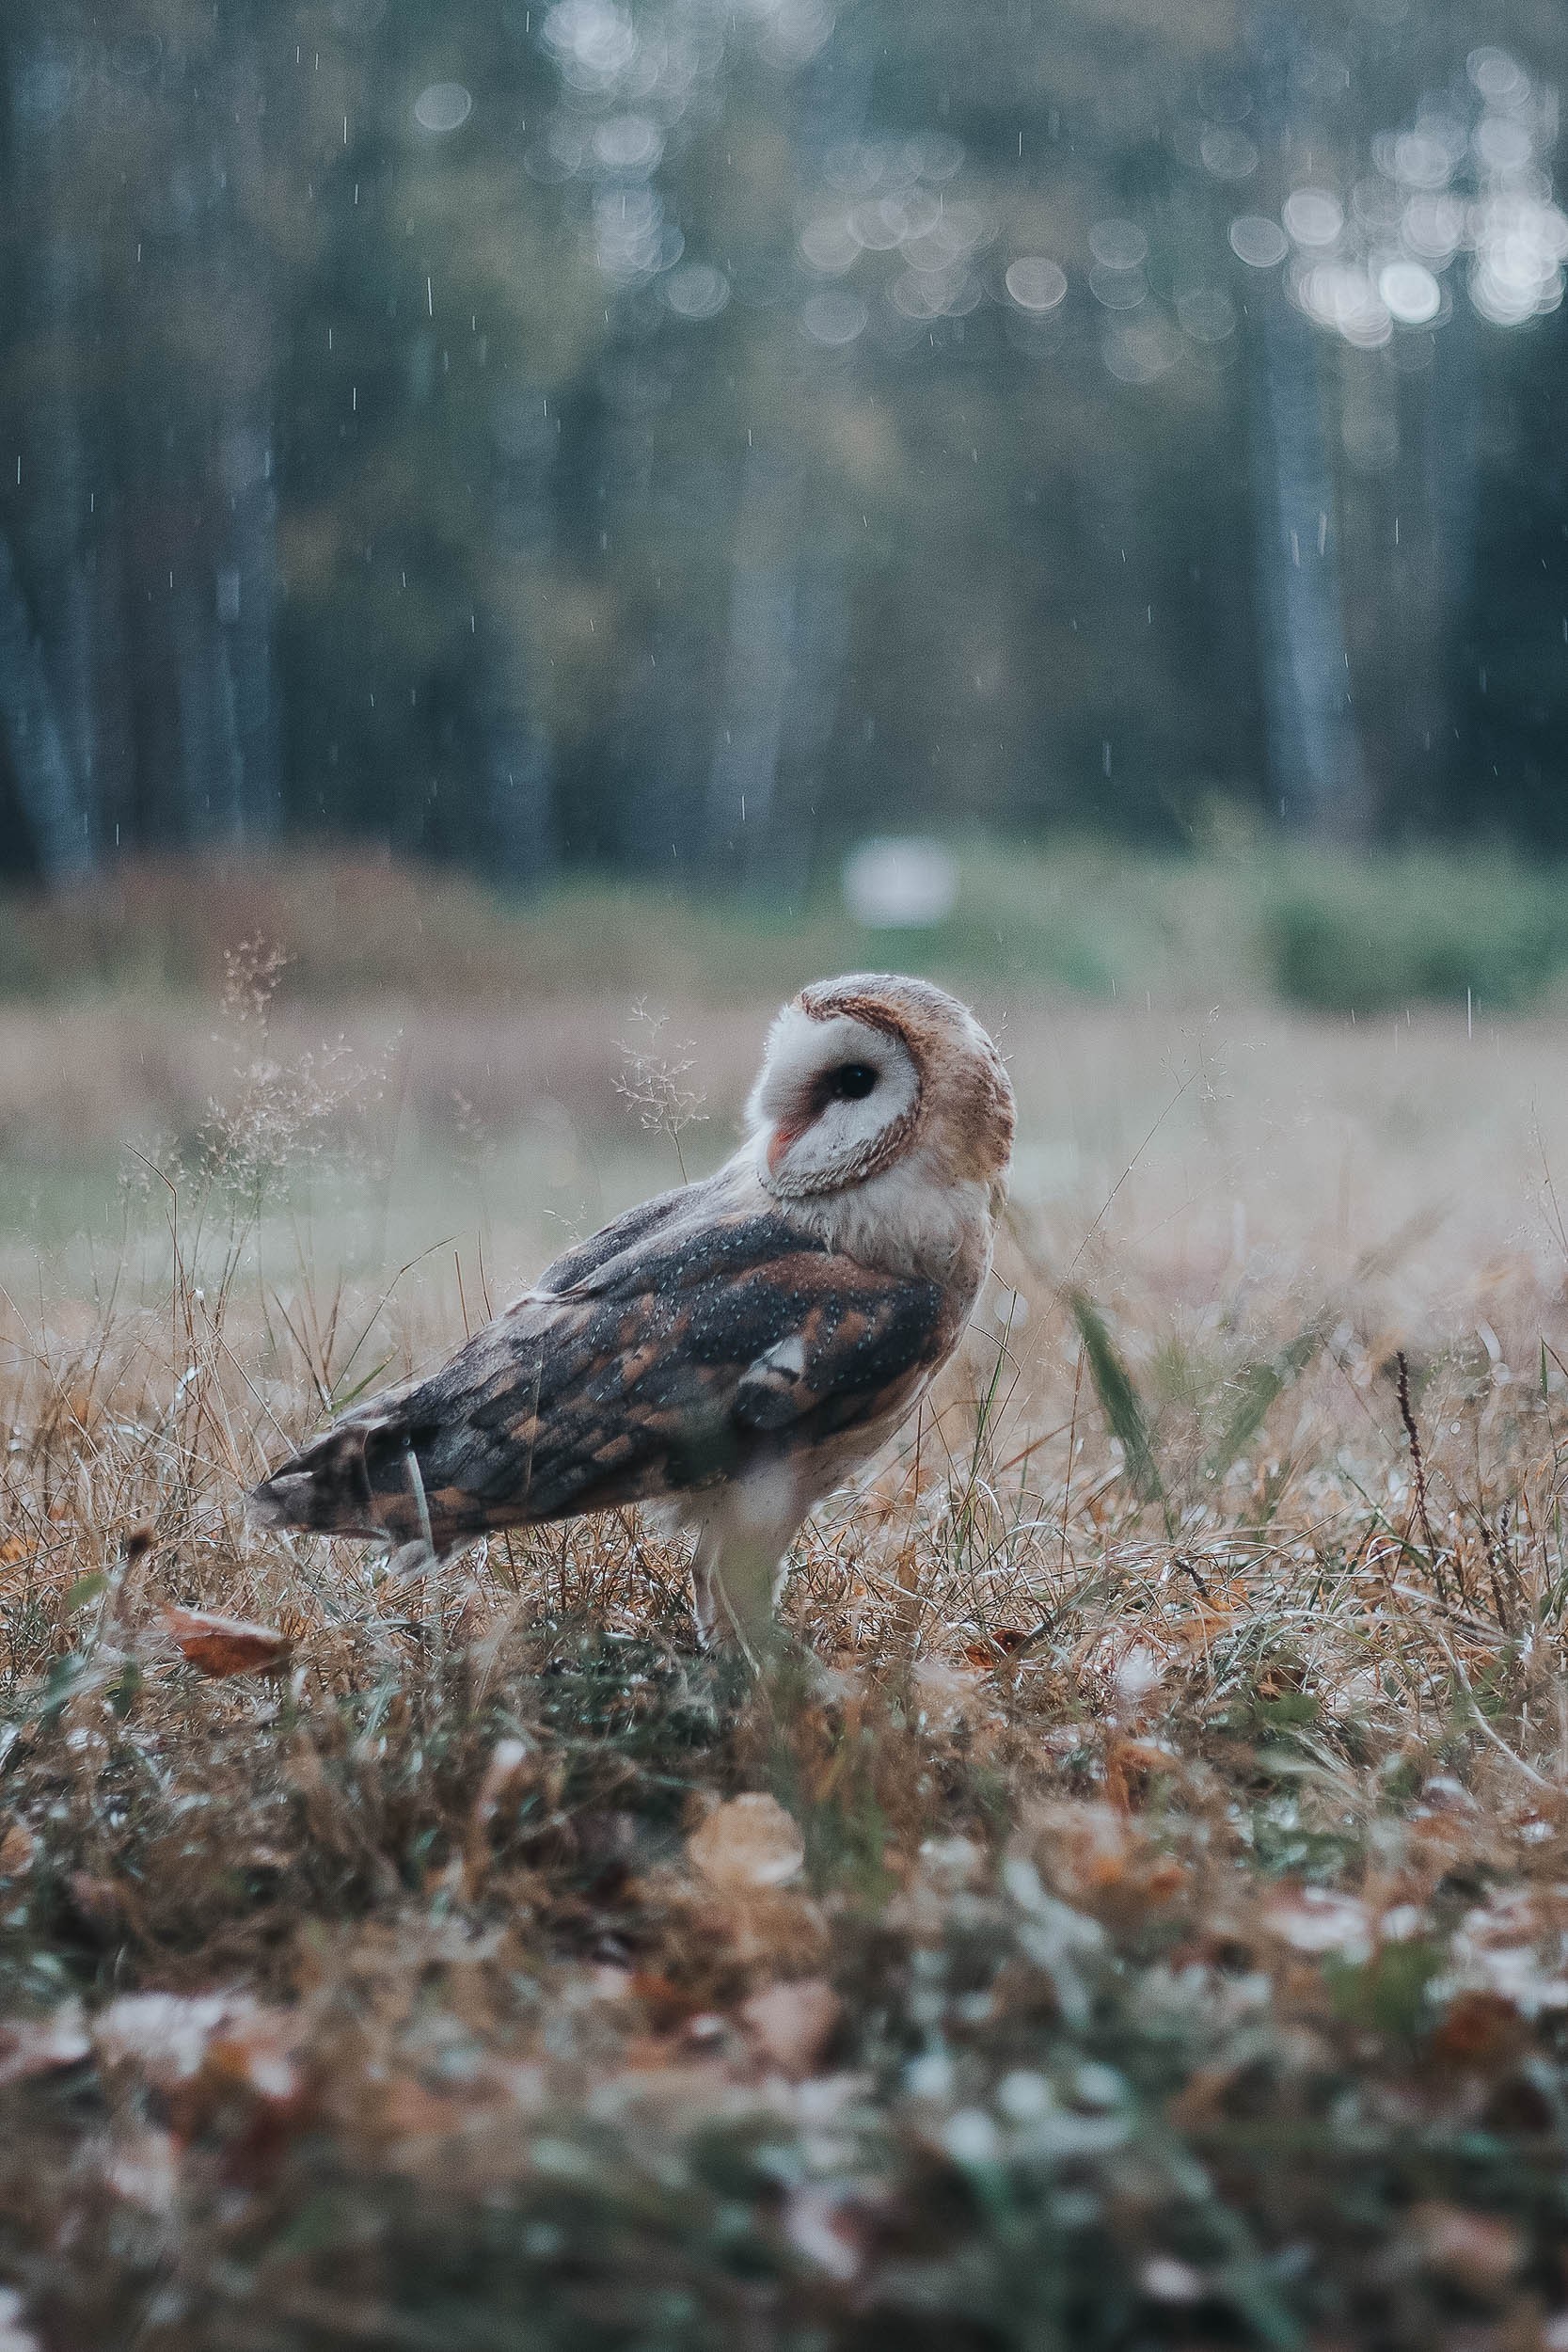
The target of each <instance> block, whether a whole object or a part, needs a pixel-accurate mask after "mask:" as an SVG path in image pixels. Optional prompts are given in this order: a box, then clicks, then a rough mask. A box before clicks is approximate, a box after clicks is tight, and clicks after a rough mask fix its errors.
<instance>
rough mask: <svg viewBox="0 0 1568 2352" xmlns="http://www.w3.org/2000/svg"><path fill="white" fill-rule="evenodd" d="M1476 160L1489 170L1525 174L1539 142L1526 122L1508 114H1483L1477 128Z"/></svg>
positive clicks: (1475, 139) (1475, 140) (1475, 142)
mask: <svg viewBox="0 0 1568 2352" xmlns="http://www.w3.org/2000/svg"><path fill="white" fill-rule="evenodd" d="M1474 146H1475V151H1476V160H1477V162H1478V163H1480V164H1481V165H1483V166H1484V167H1485V168H1486V169H1487V170H1488V171H1522V170H1523V169H1524V167H1525V166H1526V165H1527V164H1528V163H1529V162H1530V160H1531V159H1532V157H1533V156H1534V153H1535V142H1534V140H1533V139H1532V138H1531V137H1530V135H1529V133H1528V131H1527V130H1526V128H1525V126H1524V124H1523V123H1522V122H1511V121H1510V120H1509V118H1508V117H1507V116H1506V115H1482V117H1481V120H1480V121H1479V122H1478V123H1477V125H1476V129H1475V138H1474Z"/></svg>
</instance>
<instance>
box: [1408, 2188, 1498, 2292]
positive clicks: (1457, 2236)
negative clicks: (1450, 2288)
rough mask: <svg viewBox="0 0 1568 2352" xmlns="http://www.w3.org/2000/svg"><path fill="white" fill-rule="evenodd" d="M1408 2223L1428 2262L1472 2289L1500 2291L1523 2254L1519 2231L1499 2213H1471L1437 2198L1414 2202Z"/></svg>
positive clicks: (1467, 2289) (1445, 2276)
mask: <svg viewBox="0 0 1568 2352" xmlns="http://www.w3.org/2000/svg"><path fill="white" fill-rule="evenodd" d="M1409 2227H1410V2232H1411V2235H1412V2236H1413V2237H1414V2239H1415V2240H1416V2243H1417V2244H1418V2246H1419V2248H1420V2249H1421V2252H1422V2254H1423V2256H1424V2257H1425V2260H1426V2264H1427V2266H1428V2268H1429V2269H1431V2270H1433V2271H1435V2273H1436V2274H1437V2276H1438V2277H1439V2278H1440V2279H1448V2280H1451V2281H1452V2283H1453V2284H1454V2285H1455V2286H1458V2287H1462V2288H1464V2290H1465V2293H1466V2294H1469V2295H1477V2296H1491V2295H1496V2294H1497V2293H1498V2292H1500V2290H1501V2289H1502V2288H1504V2287H1506V2286H1507V2285H1508V2282H1509V2280H1511V2279H1512V2278H1513V2274H1514V2272H1515V2271H1516V2270H1517V2269H1518V2267H1519V2264H1520V2262H1521V2260H1522V2259H1523V2255H1524V2247H1523V2243H1522V2241H1521V2239H1520V2235H1519V2233H1518V2231H1517V2230H1516V2229H1515V2228H1514V2226H1513V2223H1512V2222H1511V2221H1505V2220H1504V2219H1503V2217H1502V2216H1501V2215H1500V2214H1493V2213H1471V2212H1468V2211H1467V2210H1466V2209H1465V2207H1464V2206H1463V2205H1447V2204H1443V2203H1440V2202H1438V2201H1435V2200H1433V2201H1431V2202H1428V2203H1423V2204H1418V2205H1414V2206H1412V2208H1411V2211H1410V2215H1409Z"/></svg>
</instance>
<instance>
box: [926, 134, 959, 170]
mask: <svg viewBox="0 0 1568 2352" xmlns="http://www.w3.org/2000/svg"><path fill="white" fill-rule="evenodd" d="M963 159H964V151H963V148H962V146H961V144H960V143H959V141H958V140H957V139H955V138H949V136H948V135H947V133H946V132H945V131H930V132H927V135H926V136H925V137H924V138H923V139H922V140H921V142H920V176H921V178H922V179H923V180H951V179H952V177H953V175H954V174H955V172H957V171H958V168H959V167H960V165H961V164H962V162H963Z"/></svg>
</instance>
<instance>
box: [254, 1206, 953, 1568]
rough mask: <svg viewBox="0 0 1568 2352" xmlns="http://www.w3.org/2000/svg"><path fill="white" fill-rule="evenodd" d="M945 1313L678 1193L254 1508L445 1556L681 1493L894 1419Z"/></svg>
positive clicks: (303, 1465)
mask: <svg viewBox="0 0 1568 2352" xmlns="http://www.w3.org/2000/svg"><path fill="white" fill-rule="evenodd" d="M705 1196H706V1197H705ZM957 1317H958V1308H957V1307H956V1306H955V1304H954V1302H953V1301H952V1299H951V1298H950V1297H949V1295H947V1294H946V1293H944V1291H943V1290H942V1286H941V1285H940V1284H938V1283H936V1282H932V1281H926V1280H921V1279H911V1278H901V1277H898V1276H895V1275H891V1274H887V1273H882V1272H879V1271H877V1270H876V1269H874V1268H871V1267H868V1266H864V1265H862V1264H860V1263H858V1262H857V1261H856V1260H854V1259H852V1258H848V1257H847V1256H844V1255H843V1254H841V1253H838V1252H835V1251H832V1250H831V1249H830V1248H828V1247H827V1246H826V1245H825V1244H824V1243H822V1242H820V1241H819V1240H817V1239H816V1237H815V1236H814V1235H813V1234H811V1233H810V1232H807V1231H805V1230H804V1228H803V1227H802V1226H801V1225H800V1224H799V1223H797V1222H795V1221H793V1220H792V1219H790V1218H789V1217H788V1216H785V1215H784V1214H782V1213H779V1212H775V1211H770V1210H762V1211H758V1210H756V1209H755V1208H754V1207H748V1208H746V1209H735V1208H733V1207H732V1208H727V1209H726V1208H724V1207H721V1206H720V1205H719V1204H718V1202H717V1201H716V1200H714V1199H713V1197H712V1195H711V1193H710V1189H709V1187H707V1186H697V1185H694V1186H692V1187H690V1189H689V1191H687V1192H683V1193H675V1194H671V1195H667V1196H665V1198H664V1199H663V1200H657V1201H651V1202H649V1203H647V1204H646V1205H645V1206H644V1207H643V1208H641V1209H637V1210H634V1211H633V1212H632V1213H631V1215H630V1216H628V1217H626V1218H623V1219H621V1220H620V1221H619V1222H618V1224H616V1225H612V1226H610V1227H608V1228H606V1230H605V1232H603V1233H601V1234H598V1235H596V1236H595V1237H594V1240H593V1241H592V1242H590V1243H587V1244H585V1245H584V1246H583V1247H582V1248H579V1249H577V1250H573V1251H569V1252H568V1253H567V1254H566V1255H565V1256H564V1257H562V1259H559V1260H558V1261H557V1262H556V1263H555V1264H554V1265H553V1266H552V1267H551V1268H550V1269H549V1271H548V1272H547V1273H546V1275H545V1276H544V1277H543V1278H542V1279H541V1280H540V1282H539V1283H538V1285H537V1286H536V1288H535V1289H534V1290H532V1291H531V1292H530V1293H529V1294H528V1295H526V1296H525V1297H524V1298H522V1299H519V1300H518V1302H517V1303H516V1305H515V1306H514V1307H512V1308H510V1309H508V1311H506V1312H505V1313H504V1314H503V1315H501V1316H500V1317H499V1318H498V1320H497V1321H496V1322H495V1323H493V1324H491V1325H490V1326H489V1327H487V1328H486V1329H485V1330H483V1331H482V1332H480V1333H478V1334H477V1335H476V1336H475V1338H474V1339H473V1340H471V1341H470V1342H469V1343H468V1344H467V1346H466V1347H464V1348H462V1349H461V1350H460V1351H459V1352H458V1354H457V1355H455V1356H454V1357H453V1358H452V1359H451V1361H450V1362H449V1363H447V1364H445V1365H444V1366H443V1367H442V1368H441V1370H440V1371H439V1372H437V1373H436V1374H434V1375H432V1376H431V1377H430V1378H429V1379H428V1380H423V1381H420V1382H417V1383H414V1384H411V1385H410V1386H408V1387H406V1388H404V1389H403V1390H400V1391H395V1392H393V1393H391V1394H388V1395H386V1396H382V1397H379V1398H376V1399H372V1401H371V1403H369V1404H368V1405H366V1406H361V1407H360V1408H358V1409H357V1410H356V1412H355V1413H353V1414H352V1415H350V1416H349V1417H348V1418H347V1419H345V1420H344V1421H342V1422H339V1423H338V1425H337V1426H336V1427H335V1428H333V1429H331V1430H328V1431H327V1432H326V1434H325V1436H324V1437H322V1438H317V1439H316V1440H315V1441H314V1442H313V1443H312V1444H310V1445H309V1446H307V1447H306V1448H305V1449H304V1451H303V1452H302V1453H301V1454H298V1455H296V1457H295V1458H294V1459H293V1461H292V1462H288V1463H285V1464H284V1466H283V1467H282V1469H281V1470H278V1471H277V1472H276V1473H275V1474H274V1476H273V1477H272V1478H270V1479H269V1480H267V1481H266V1483H265V1484H264V1485H263V1486H261V1487H259V1488H258V1489H257V1495H256V1501H257V1503H258V1506H259V1507H260V1509H261V1513H262V1515H263V1516H264V1517H267V1518H271V1519H273V1520H274V1521H276V1522H277V1523H281V1524H286V1525H293V1526H302V1527H311V1528H318V1529H323V1530H331V1531H335V1532H338V1533H340V1534H362V1535H375V1534H387V1535H388V1536H389V1537H392V1538H394V1539H395V1540H396V1541H398V1542H407V1541H412V1540H414V1539H415V1538H417V1537H419V1536H420V1535H421V1534H428V1535H429V1537H430V1538H431V1540H432V1541H433V1543H434V1545H435V1547H436V1549H437V1550H441V1549H448V1548H450V1547H451V1545H452V1544H454V1543H456V1542H459V1541H461V1540H462V1539H463V1538H464V1537H465V1536H468V1535H473V1534H480V1533H482V1532H483V1530H485V1529H487V1528H494V1527H504V1526H509V1525H510V1526H515V1525H519V1524H522V1523H524V1522H526V1521H530V1520H539V1519H552V1518H563V1517H565V1516H567V1515H569V1514H572V1513H575V1512H578V1511H592V1510H598V1509H601V1508H603V1507H604V1506H606V1505H608V1504H612V1503H617V1502H636V1501H641V1500H647V1499H651V1498H654V1497H661V1496H670V1495H679V1494H681V1493H683V1492H686V1491H688V1490H689V1489H691V1488H694V1487H699V1486H707V1485H710V1484H713V1483H715V1482H718V1481H721V1480H723V1479H727V1478H731V1477H735V1476H736V1475H737V1474H740V1473H743V1472H744V1471H746V1470H749V1469H751V1468H752V1467H757V1466H761V1465H762V1464H764V1463H766V1462H767V1461H768V1460H769V1459H776V1458H778V1457H780V1456H781V1455H784V1454H788V1455H790V1456H792V1457H793V1456H794V1455H796V1454H798V1453H799V1452H800V1450H801V1449H811V1448H814V1447H816V1446H817V1445H819V1444H821V1443H824V1442H826V1441H828V1440H831V1439H832V1438H837V1437H838V1436H840V1435H842V1434H843V1433H845V1432H847V1431H849V1430H852V1429H855V1428H857V1427H862V1426H866V1427H869V1426H870V1425H871V1424H874V1423H877V1422H881V1421H882V1420H884V1419H886V1418H890V1417H891V1416H893V1415H894V1414H895V1413H897V1412H898V1411H899V1410H900V1409H901V1408H902V1407H903V1406H906V1405H907V1404H908V1403H910V1402H911V1400H912V1398H913V1397H914V1395H915V1394H916V1393H917V1392H918V1391H919V1389H920V1388H921V1387H922V1385H923V1384H924V1382H925V1380H926V1379H927V1378H928V1376H929V1375H930V1374H931V1373H932V1372H933V1371H934V1370H935V1369H936V1367H937V1366H938V1365H939V1364H940V1363H941V1362H942V1359H944V1358H945V1357H946V1355H947V1354H948V1352H949V1350H950V1349H951V1347H952V1345H953V1343H954V1341H955V1339H956V1338H957V1336H958V1327H957Z"/></svg>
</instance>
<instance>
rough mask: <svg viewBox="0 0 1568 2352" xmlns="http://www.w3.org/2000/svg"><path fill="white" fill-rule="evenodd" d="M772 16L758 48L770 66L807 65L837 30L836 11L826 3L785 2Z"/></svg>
mask: <svg viewBox="0 0 1568 2352" xmlns="http://www.w3.org/2000/svg"><path fill="white" fill-rule="evenodd" d="M832 29H833V12H832V8H826V7H824V6H823V5H822V0H783V4H782V6H779V7H776V8H772V9H771V10H770V11H768V24H767V25H766V27H765V29H764V31H763V34H762V37H761V39H760V40H758V42H757V48H758V51H759V53H760V55H761V56H763V57H765V58H766V59H767V61H768V64H769V65H778V66H798V65H804V64H805V63H806V61H807V59H808V58H810V57H815V56H816V53H817V51H818V50H819V49H820V48H821V47H822V46H823V44H824V42H825V41H826V40H828V39H829V37H830V35H831V34H832Z"/></svg>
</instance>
